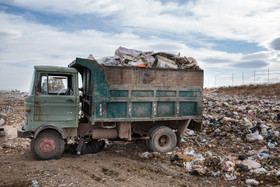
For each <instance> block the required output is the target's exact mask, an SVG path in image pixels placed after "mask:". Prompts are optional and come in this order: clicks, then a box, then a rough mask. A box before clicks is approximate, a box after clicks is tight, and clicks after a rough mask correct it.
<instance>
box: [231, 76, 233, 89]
mask: <svg viewBox="0 0 280 187" xmlns="http://www.w3.org/2000/svg"><path fill="white" fill-rule="evenodd" d="M231 86H233V73H232V77H231Z"/></svg>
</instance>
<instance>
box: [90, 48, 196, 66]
mask: <svg viewBox="0 0 280 187" xmlns="http://www.w3.org/2000/svg"><path fill="white" fill-rule="evenodd" d="M88 58H89V59H92V60H94V57H93V56H92V55H90V56H89V57H88ZM97 62H98V63H99V64H103V65H105V66H137V67H146V68H170V69H198V70H200V67H199V66H198V65H197V61H196V60H195V59H194V58H192V57H180V53H179V54H178V55H175V54H169V53H163V52H159V53H154V52H153V51H148V52H143V51H139V50H135V49H127V48H124V47H119V48H118V49H117V50H116V51H115V56H109V57H103V58H100V59H97Z"/></svg>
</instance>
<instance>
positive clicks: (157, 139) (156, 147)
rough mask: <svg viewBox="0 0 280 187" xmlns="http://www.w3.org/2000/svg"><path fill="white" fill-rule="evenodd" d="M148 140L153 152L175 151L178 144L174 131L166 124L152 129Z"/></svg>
mask: <svg viewBox="0 0 280 187" xmlns="http://www.w3.org/2000/svg"><path fill="white" fill-rule="evenodd" d="M150 137H151V138H150V140H149V141H148V147H149V149H150V150H151V151H153V152H159V153H166V152H170V151H173V150H174V149H175V147H176V144H177V137H176V134H175V133H174V131H173V130H172V129H171V128H169V127H165V126H159V127H156V128H154V129H153V130H152V132H151V134H150Z"/></svg>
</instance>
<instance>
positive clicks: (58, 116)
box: [34, 73, 79, 127]
mask: <svg viewBox="0 0 280 187" xmlns="http://www.w3.org/2000/svg"><path fill="white" fill-rule="evenodd" d="M76 76H77V75H76V74H71V73H68V74H67V73H40V76H39V82H38V85H37V90H36V94H35V106H34V107H35V110H34V121H41V122H46V123H54V124H56V125H60V126H64V127H72V126H76V125H77V124H78V111H79V109H78V93H76V91H75V89H74V88H75V81H76Z"/></svg>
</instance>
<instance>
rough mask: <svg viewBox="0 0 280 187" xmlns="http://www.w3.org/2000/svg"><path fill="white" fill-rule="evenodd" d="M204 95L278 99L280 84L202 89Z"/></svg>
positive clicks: (279, 96)
mask: <svg viewBox="0 0 280 187" xmlns="http://www.w3.org/2000/svg"><path fill="white" fill-rule="evenodd" d="M204 92H205V93H213V92H217V93H218V94H221V95H231V96H234V95H236V96H247V95H251V96H257V97H262V96H265V97H270V96H277V98H280V83H274V84H261V85H243V86H229V87H220V88H212V89H204Z"/></svg>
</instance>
